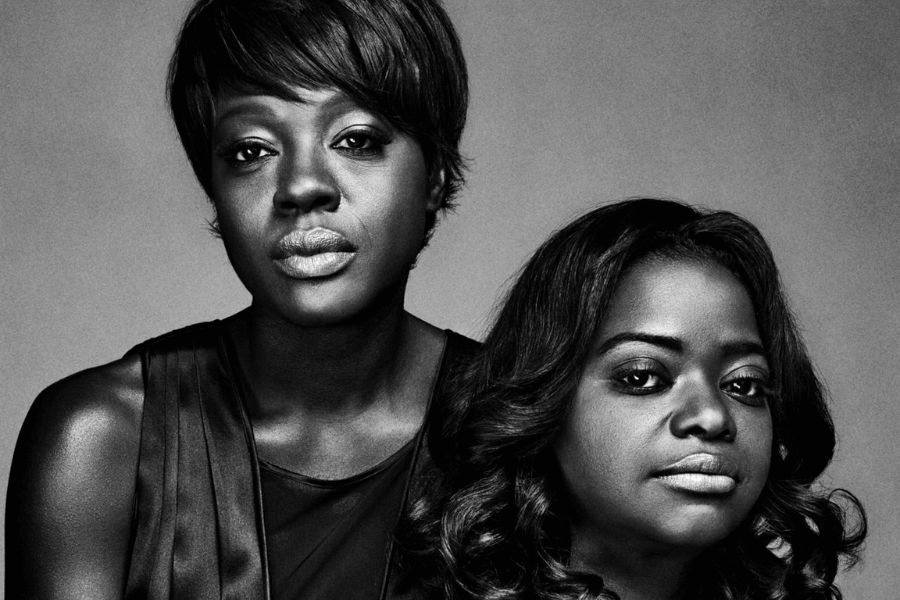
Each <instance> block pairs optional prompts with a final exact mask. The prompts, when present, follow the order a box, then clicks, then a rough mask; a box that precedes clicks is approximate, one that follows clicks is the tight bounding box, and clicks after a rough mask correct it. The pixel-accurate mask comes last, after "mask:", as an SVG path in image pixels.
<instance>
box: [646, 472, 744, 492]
mask: <svg viewBox="0 0 900 600" xmlns="http://www.w3.org/2000/svg"><path fill="white" fill-rule="evenodd" d="M657 479H659V481H660V482H662V484H663V485H665V486H667V487H670V488H672V489H675V490H678V491H682V492H691V493H694V494H728V493H730V492H732V491H734V488H736V487H737V482H736V481H735V480H734V478H732V477H729V476H728V475H712V474H709V473H675V474H672V475H661V476H659V477H657Z"/></svg>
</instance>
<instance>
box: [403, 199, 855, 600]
mask: <svg viewBox="0 0 900 600" xmlns="http://www.w3.org/2000/svg"><path fill="white" fill-rule="evenodd" d="M648 258H653V259H660V260H696V261H714V262H716V263H718V264H721V265H722V266H724V267H726V268H728V269H729V270H730V271H731V272H732V273H733V274H734V275H735V276H736V277H737V278H738V279H739V280H740V281H741V282H742V283H743V284H744V286H745V287H746V289H747V292H748V293H749V295H750V297H751V299H752V301H753V305H754V309H755V311H756V319H757V326H758V328H759V330H760V335H761V337H762V339H763V345H764V347H765V349H766V352H767V356H768V359H769V364H770V368H771V369H772V375H773V382H774V383H775V385H776V389H777V393H776V396H775V398H773V399H772V401H771V402H770V406H771V411H772V418H773V424H774V440H773V446H772V458H771V468H770V471H769V476H768V480H767V483H766V486H765V488H764V491H763V492H762V494H761V496H760V498H759V499H758V500H757V502H756V504H755V505H754V508H753V510H752V511H751V514H750V515H749V516H748V517H747V518H746V519H745V521H744V522H743V524H742V525H741V527H740V528H739V529H738V530H737V531H735V532H733V533H732V534H730V535H729V536H728V537H727V538H726V539H725V540H723V541H722V542H720V543H719V544H717V545H716V546H715V547H713V548H711V549H709V550H708V551H707V552H705V553H704V554H703V555H701V557H700V558H698V560H696V561H695V563H694V565H693V566H692V569H693V570H692V573H691V574H689V576H688V578H687V580H688V584H687V585H688V586H689V588H690V589H689V595H688V597H691V598H701V599H704V598H710V599H713V598H715V599H717V600H718V599H733V600H750V599H751V598H752V599H754V600H758V599H766V600H776V599H777V600H799V599H801V598H802V599H821V600H839V599H840V598H841V594H840V592H839V591H838V589H837V588H836V587H835V586H834V584H833V581H834V578H835V575H836V573H837V572H838V569H839V567H840V563H841V559H842V558H843V559H844V561H845V563H846V564H847V565H848V566H851V565H852V564H854V563H855V562H856V561H857V560H858V552H859V550H860V548H861V545H862V542H863V540H864V538H865V535H866V519H865V513H864V511H863V509H862V506H861V505H860V503H859V501H858V500H857V499H856V498H855V497H854V496H853V495H852V494H850V493H849V492H847V491H844V490H837V491H833V492H828V491H827V490H823V489H820V488H819V487H818V486H817V485H816V484H815V482H816V479H817V477H818V476H819V475H820V474H821V473H822V471H823V470H824V469H825V467H826V466H827V465H828V463H829V462H830V460H831V457H832V454H833V452H834V445H835V435H834V426H833V423H832V420H831V417H830V414H829V411H828V407H827V405H826V402H825V395H824V391H823V389H822V386H821V384H820V382H819V379H818V377H817V376H816V373H815V371H814V369H813V366H812V363H811V362H810V360H809V357H808V356H807V353H806V350H805V347H804V345H803V342H802V340H801V339H800V336H799V334H798V332H797V328H796V326H795V324H794V317H793V315H792V314H791V312H790V310H789V309H788V306H787V303H786V300H785V296H784V293H783V291H782V289H781V284H780V281H779V275H778V270H777V268H776V266H775V262H774V259H773V257H772V253H771V250H770V249H769V247H768V245H767V244H766V242H765V240H764V239H763V237H762V235H761V234H760V233H759V231H758V230H757V229H756V228H755V227H754V226H753V225H752V224H750V223H749V222H747V221H746V220H744V219H742V218H740V217H738V216H736V215H734V214H732V213H729V212H723V211H719V212H706V211H701V210H699V209H696V208H693V207H689V206H687V205H684V204H681V203H678V202H674V201H668V200H656V199H631V200H627V201H623V202H620V203H616V204H612V205H607V206H603V207H601V208H599V209H596V210H594V211H592V212H591V213H589V214H587V215H585V216H583V217H581V218H580V219H578V220H576V221H574V222H573V223H571V224H570V225H568V226H567V227H565V228H563V229H562V230H560V231H559V232H557V233H556V234H555V235H554V236H552V237H551V238H550V239H549V240H548V241H547V242H546V243H544V244H543V245H542V246H541V247H540V248H539V249H538V250H537V252H536V253H535V255H534V256H533V257H532V259H531V260H530V261H529V262H528V264H527V265H526V266H525V267H524V269H523V270H522V272H521V274H520V276H519V277H518V280H517V281H516V283H515V284H514V286H513V287H512V288H511V289H510V291H509V293H508V295H507V297H506V301H505V303H504V304H503V305H502V308H501V309H500V311H499V313H498V314H497V317H496V319H495V323H494V326H493V328H492V330H491V332H490V333H489V334H488V337H487V339H486V340H485V344H484V346H483V347H482V349H481V351H480V353H479V355H478V356H477V358H476V360H475V361H474V362H473V364H472V365H471V367H470V369H469V371H468V372H467V373H466V375H465V377H463V378H462V380H461V382H460V383H459V385H458V389H457V390H456V392H455V394H454V395H453V400H452V402H450V403H449V404H448V405H447V406H445V407H444V408H443V410H444V414H443V415H441V416H440V420H439V422H440V423H442V426H441V427H439V428H434V429H432V432H431V438H430V441H429V444H430V450H431V454H432V456H433V459H434V462H435V465H436V467H435V469H434V471H433V473H431V474H430V475H429V476H426V477H424V478H423V479H422V480H421V481H420V482H419V486H418V491H417V492H415V493H414V496H413V499H412V501H411V503H410V508H409V510H408V513H407V515H406V516H405V517H404V520H403V521H402V522H401V526H400V527H399V528H398V532H399V533H398V538H399V541H400V548H401V558H400V566H401V568H403V569H405V570H406V571H408V572H409V573H414V576H415V578H417V579H418V581H419V585H420V587H421V588H422V590H424V592H425V595H426V596H427V597H429V598H447V599H453V600H463V599H476V598H477V599H484V600H486V599H490V600H512V599H531V598H535V599H536V598H541V599H547V600H562V599H564V598H565V599H572V598H579V599H585V600H586V599H589V598H592V599H598V600H599V599H603V600H609V599H615V598H618V596H617V595H616V594H615V592H614V591H613V590H610V589H608V588H607V587H606V586H604V583H603V580H602V577H599V576H597V575H592V574H587V573H582V572H578V571H577V570H575V569H574V568H572V567H570V566H569V565H568V558H569V547H570V541H571V540H570V537H569V536H570V532H569V523H568V522H567V520H566V518H565V516H564V513H565V511H564V508H565V498H564V493H563V491H562V490H563V486H562V482H561V481H560V480H559V475H558V473H557V467H556V466H555V462H554V460H555V459H554V457H553V456H552V453H551V449H550V444H551V442H552V440H553V439H554V438H555V436H556V434H557V432H558V430H559V428H560V426H561V424H562V423H563V421H564V418H565V415H566V413H567V410H568V407H569V404H570V402H571V399H572V398H573V396H574V392H575V389H576V387H577V384H578V381H579V379H580V376H581V369H582V365H584V363H585V360H586V357H587V353H588V352H589V350H590V348H591V345H592V344H593V341H594V338H595V335H596V331H597V328H598V324H599V323H600V321H601V319H602V318H603V314H604V312H605V310H606V307H607V306H608V304H609V302H610V299H611V298H612V295H613V293H614V292H615V289H616V286H617V282H618V281H619V280H621V278H622V277H623V276H624V274H625V273H627V271H628V269H630V268H632V267H633V266H634V265H635V264H636V263H638V262H640V261H641V260H644V259H648Z"/></svg>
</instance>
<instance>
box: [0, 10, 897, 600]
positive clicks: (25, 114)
mask: <svg viewBox="0 0 900 600" xmlns="http://www.w3.org/2000/svg"><path fill="white" fill-rule="evenodd" d="M446 1H447V5H448V9H449V12H450V13H451V16H452V18H453V19H454V22H455V23H456V25H457V28H458V30H459V32H460V36H461V37H462V41H463V46H464V50H465V53H466V57H467V59H468V62H469V68H470V75H471V83H472V103H471V110H470V113H469V114H470V118H469V125H468V129H467V132H466V135H465V137H464V143H463V151H464V153H465V154H466V155H467V156H468V157H469V158H470V159H471V171H470V173H469V184H468V186H467V188H466V189H465V190H464V192H463V194H462V195H461V198H460V206H459V210H458V211H457V213H456V214H453V215H449V216H448V217H447V218H446V219H444V221H443V222H442V223H441V225H440V226H439V227H438V231H437V233H436V235H435V237H434V240H433V242H432V244H431V246H430V247H429V248H428V249H427V250H426V251H425V253H424V254H423V256H422V257H421V259H420V261H419V267H418V268H417V269H416V270H415V271H414V272H413V275H412V278H411V283H410V289H409V308H410V309H411V310H412V312H414V313H416V314H418V315H420V316H422V317H424V318H425V319H427V320H429V321H432V322H433V323H435V324H437V325H439V326H442V327H450V328H453V329H456V330H458V331H460V332H462V333H465V334H468V335H471V336H474V337H480V336H481V335H482V334H483V332H484V329H485V327H486V325H487V323H488V322H489V314H490V309H491V307H492V305H493V303H494V301H495V299H497V298H498V297H499V296H498V294H499V293H500V292H501V291H502V290H503V289H504V288H505V286H506V285H507V283H508V281H509V279H510V277H511V276H512V275H513V274H514V273H515V271H516V269H517V268H518V267H519V266H520V265H521V264H522V263H523V261H524V260H525V259H526V258H527V257H528V256H529V255H530V253H531V252H532V251H533V250H534V249H535V248H536V247H537V245H538V244H539V243H540V242H541V241H542V240H544V239H545V238H546V237H547V236H548V235H549V234H550V233H551V232H552V231H554V230H555V229H557V228H558V227H560V226H561V225H562V224H564V223H566V222H567V221H568V220H570V219H571V218H573V217H574V216H576V215H579V214H581V213H583V212H585V211H587V210H588V209H590V208H592V207H594V206H596V205H597V204H598V203H599V202H605V201H611V200H616V199H619V198H622V197H625V196H634V195H657V196H666V197H674V198H680V199H683V200H687V201H689V202H693V203H697V204H701V205H705V206H709V207H712V208H725V209H730V210H734V211H736V212H738V213H740V214H742V215H744V216H746V217H748V218H750V219H751V220H752V221H753V222H754V223H756V224H757V225H758V226H759V227H760V229H761V230H762V232H763V233H764V235H765V236H766V237H767V238H768V240H769V242H770V243H771V245H772V247H773V249H774V251H775V254H776V258H777V260H778V261H779V264H780V266H781V269H782V273H783V277H784V279H785V283H786V287H787V289H788V292H789V294H790V297H791V300H792V302H793V307H794V309H795V311H796V313H797V314H798V316H799V319H800V322H801V324H802V326H803V330H804V334H805V337H806V340H807V342H808V344H809V347H810V350H811V353H812V355H813V358H814V360H815V362H816V364H817V366H818V368H819V370H820V371H821V373H822V375H823V377H824V379H825V381H826V383H827V384H828V387H829V389H830V392H831V395H832V396H833V405H832V406H833V412H834V416H835V421H836V424H837V429H838V434H839V446H838V453H837V456H836V459H835V461H834V462H833V464H832V466H831V467H830V469H829V470H828V472H827V476H826V481H827V482H828V483H829V484H831V485H837V486H844V487H847V488H849V489H850V490H852V491H853V492H854V493H856V494H857V495H858V496H859V497H860V498H861V499H862V501H863V503H864V504H865V506H866V508H867V509H868V512H869V516H870V525H871V535H870V538H869V542H868V546H867V551H866V554H865V562H864V564H863V565H862V568H859V569H857V570H855V571H853V572H851V574H849V575H847V576H845V577H843V578H842V581H843V584H842V585H843V590H844V592H845V597H847V598H849V599H856V598H859V599H875V600H878V599H890V598H895V597H896V594H897V590H898V589H900V571H898V569H897V568H896V565H897V564H898V562H900V510H898V509H897V505H898V504H897V503H898V498H900V467H898V463H900V449H898V448H900V444H898V433H897V432H898V429H900V402H898V400H900V398H898V390H900V350H898V345H900V301H898V298H900V267H898V262H900V260H898V259H900V169H898V158H900V116H898V111H900V107H898V98H900V43H898V40H900V36H898V35H897V32H898V31H900V4H898V3H896V2H895V1H894V0H871V1H859V0H858V1H853V0H820V1H813V0H797V1H792V2H779V1H774V0H754V1H752V2H749V1H744V0H718V1H716V0H684V1H680V2H676V1H674V0H565V1H557V2H546V1H538V0H490V1H488V0H446ZM186 8H187V2H185V0H156V1H154V2H137V1H133V0H132V1H124V2H123V1H121V0H118V1H112V0H65V1H63V0H41V1H37V2H0V134H2V138H0V139H2V142H0V200H2V212H0V291H2V299H0V336H2V344H0V402H2V409H3V410H2V417H0V485H2V487H0V489H2V490H3V491H4V492H5V489H6V482H7V478H8V473H9V463H10V460H11V458H12V453H13V448H14V445H15V438H16V435H17V433H18V430H19V427H20V426H21V423H22V420H23V419H24V417H25V413H26V411H27V410H28V407H29V404H30V402H31V401H32V399H33V398H34V397H35V396H36V395H37V394H38V393H39V392H40V390H41V389H43V388H44V387H46V386H47V385H49V384H50V383H52V382H53V381H55V380H57V379H60V378H61V377H63V376H65V375H67V374H70V373H72V372H74V371H77V370H81V369H84V368H87V367H90V366H92V365H96V364H99V363H103V362H107V361H110V360H113V359H115V358H117V357H119V356H121V355H122V354H123V353H124V352H125V351H126V350H128V349H129V348H130V347H131V346H133V345H134V344H136V343H138V342H140V341H142V340H144V339H146V338H148V337H151V336H154V335H157V334H160V333H163V332H166V331H169V330H171V329H174V328H177V327H181V326H183V325H187V324H189V323H192V322H196V321H201V320H209V319H212V318H218V317H224V316H227V315H229V314H231V313H233V312H236V311H237V310H239V309H241V308H242V307H244V306H245V305H246V304H247V302H248V299H249V296H248V294H247V293H246V292H245V291H244V289H243V288H242V287H241V285H240V283H239V282H238V280H237V278H236V277H235V275H234V274H233V272H232V270H231V268H230V266H229V264H228V261H227V259H226V256H225V253H224V251H223V249H222V247H221V245H220V243H219V242H218V241H217V240H215V239H213V238H212V236H210V235H209V234H208V233H207V231H206V230H205V219H206V218H207V217H208V216H209V215H210V210H209V207H208V205H207V203H206V200H205V198H204V196H203V193H202V191H201V190H200V187H199V186H198V184H197V183H196V182H195V181H194V179H193V175H192V173H191V170H190V167H189V165H188V162H187V160H186V158H185V157H184V153H183V151H182V150H181V147H180V144H179V142H178V140H177V136H176V134H175V130H174V126H173V125H172V124H171V122H170V119H169V118H168V115H167V113H166V107H165V99H164V94H163V82H164V77H165V68H166V63H167V61H168V58H169V55H170V53H171V50H172V47H173V43H174V37H175V34H176V31H177V29H178V27H179V25H180V21H181V19H182V17H183V15H184V12H185V10H186ZM3 497H4V498H5V494H4V496H3ZM0 557H2V551H0ZM0 563H2V561H0ZM0 569H2V567H0ZM0 573H2V571H0Z"/></svg>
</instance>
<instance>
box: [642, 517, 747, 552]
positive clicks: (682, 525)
mask: <svg viewBox="0 0 900 600" xmlns="http://www.w3.org/2000/svg"><path fill="white" fill-rule="evenodd" d="M685 512H687V511H681V514H673V515H669V516H668V518H667V519H666V521H665V522H664V523H662V524H661V530H660V531H659V535H658V537H659V539H660V541H661V542H663V543H665V544H667V545H671V546H674V547H681V548H693V549H696V550H698V551H702V550H706V549H707V548H710V547H712V546H714V545H716V544H718V543H719V542H721V541H722V540H724V539H725V538H726V537H728V536H729V535H730V534H731V533H732V532H734V531H735V530H736V529H737V528H738V527H739V526H740V523H741V519H739V518H736V516H735V515H732V514H727V513H725V514H723V513H722V511H720V510H714V509H708V510H691V511H690V512H688V514H685Z"/></svg>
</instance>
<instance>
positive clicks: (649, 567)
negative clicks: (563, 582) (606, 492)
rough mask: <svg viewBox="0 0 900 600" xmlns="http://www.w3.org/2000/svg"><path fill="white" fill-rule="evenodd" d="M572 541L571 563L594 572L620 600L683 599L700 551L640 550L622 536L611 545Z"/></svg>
mask: <svg viewBox="0 0 900 600" xmlns="http://www.w3.org/2000/svg"><path fill="white" fill-rule="evenodd" d="M573 535H574V539H573V540H572V563H573V565H574V566H576V567H579V568H580V569H582V570H585V571H588V572H591V573H597V574H598V575H600V576H601V577H602V578H603V582H604V585H605V586H606V587H608V588H609V589H611V590H612V591H614V592H616V594H618V595H619V597H620V598H621V599H622V600H682V599H683V598H684V597H685V596H684V580H685V575H686V573H687V571H688V568H689V567H690V566H691V562H692V561H693V560H694V559H695V558H696V557H697V555H698V554H699V551H691V550H689V551H686V550H684V549H678V550H668V549H659V548H649V547H642V546H641V545H640V544H639V543H634V542H632V541H630V540H628V539H625V538H624V537H623V538H622V539H617V540H616V541H615V543H614V544H606V543H598V542H596V541H595V540H587V539H584V538H583V537H580V536H579V535H578V533H577V532H575V533H574V534H573Z"/></svg>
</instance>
